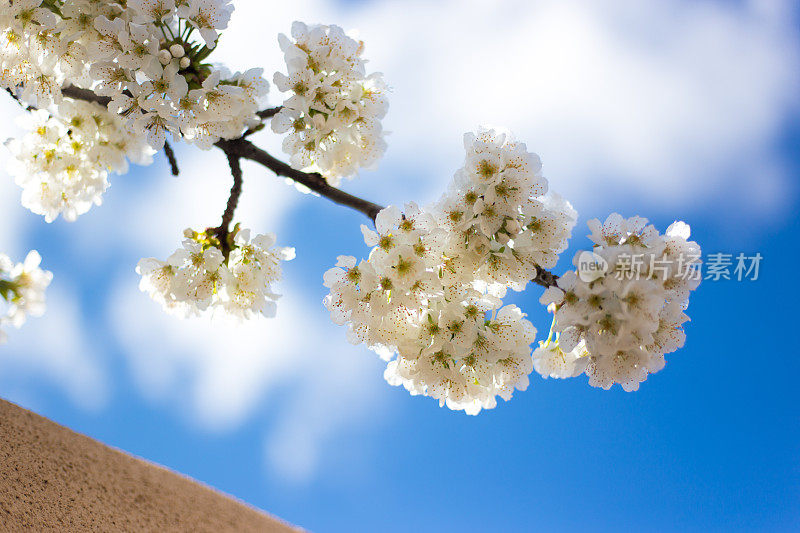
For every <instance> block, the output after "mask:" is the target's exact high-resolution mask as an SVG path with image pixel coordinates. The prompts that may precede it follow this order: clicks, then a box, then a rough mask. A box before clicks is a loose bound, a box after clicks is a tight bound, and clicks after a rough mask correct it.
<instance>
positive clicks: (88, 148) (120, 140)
mask: <svg viewBox="0 0 800 533" xmlns="http://www.w3.org/2000/svg"><path fill="white" fill-rule="evenodd" d="M20 124H21V125H22V126H23V127H24V128H25V129H26V130H27V133H26V134H25V135H24V136H23V137H21V138H19V139H11V140H9V141H8V142H7V143H6V145H7V147H8V148H9V149H10V151H11V154H12V155H13V159H12V160H11V164H10V165H9V168H8V171H9V173H10V174H11V175H13V176H14V178H15V181H16V183H17V185H19V186H20V187H22V205H23V206H25V207H27V208H28V209H30V210H31V211H33V212H34V213H37V214H39V215H44V218H45V220H46V221H47V222H52V221H53V220H55V219H56V217H58V215H59V214H63V216H64V218H65V219H66V220H69V221H74V220H75V219H76V218H77V217H78V215H81V214H83V213H85V212H86V211H88V210H89V208H90V207H91V206H92V204H96V205H100V203H101V202H102V194H103V193H104V192H105V190H106V189H107V188H108V172H109V171H114V172H116V173H118V174H123V173H125V172H127V169H128V159H130V160H132V161H134V162H135V163H138V164H149V163H150V162H151V161H152V155H153V150H152V148H150V147H149V146H148V145H147V143H146V142H145V141H144V138H143V137H142V136H141V135H140V136H136V135H130V134H129V133H128V132H127V131H126V130H125V128H124V127H123V125H122V121H121V120H120V118H119V117H118V116H116V115H114V114H112V113H109V112H108V110H106V109H105V108H104V107H103V106H101V105H99V104H96V103H90V102H83V101H73V100H67V99H65V100H63V101H62V102H61V103H60V104H59V105H58V106H57V108H56V112H55V113H53V114H52V115H51V114H50V113H49V112H48V111H45V110H36V111H32V112H30V113H28V114H26V115H24V116H23V117H21V119H20Z"/></svg>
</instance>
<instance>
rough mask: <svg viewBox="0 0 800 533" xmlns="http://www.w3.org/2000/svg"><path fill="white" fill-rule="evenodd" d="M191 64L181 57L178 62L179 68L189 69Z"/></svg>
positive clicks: (187, 59) (188, 60)
mask: <svg viewBox="0 0 800 533" xmlns="http://www.w3.org/2000/svg"><path fill="white" fill-rule="evenodd" d="M191 64H192V62H191V60H190V59H189V58H188V57H182V58H181V61H180V66H181V68H189V65H191Z"/></svg>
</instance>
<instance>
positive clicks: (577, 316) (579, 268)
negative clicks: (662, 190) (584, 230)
mask: <svg viewBox="0 0 800 533" xmlns="http://www.w3.org/2000/svg"><path fill="white" fill-rule="evenodd" d="M589 228H590V229H591V235H590V238H591V239H592V241H593V242H594V249H593V250H592V252H591V253H590V252H581V253H579V254H577V255H576V256H575V261H574V263H575V266H576V269H575V270H573V271H570V272H567V273H566V274H565V275H564V276H562V277H561V278H559V279H558V286H557V287H551V288H549V289H548V290H547V291H545V294H544V295H542V303H545V304H554V311H555V316H554V319H553V320H554V321H553V330H554V331H555V332H556V333H557V334H558V338H557V341H556V343H555V344H551V343H545V344H544V345H543V346H542V347H540V348H539V349H538V350H537V352H538V353H537V354H535V356H534V357H536V358H537V359H538V360H539V361H540V363H539V365H538V366H537V370H538V371H539V372H540V373H542V374H543V375H545V376H547V375H550V376H553V377H571V376H574V375H577V374H580V373H581V372H585V373H586V375H588V376H589V384H590V385H592V386H595V387H602V388H604V389H609V388H611V386H612V385H613V384H614V383H619V384H620V385H621V386H622V388H623V389H625V390H626V391H633V390H637V389H638V388H639V384H640V383H641V382H643V381H645V380H646V379H647V377H648V375H649V374H651V373H653V372H658V371H659V370H661V369H662V368H664V364H665V360H664V354H667V353H670V352H673V351H675V350H677V349H678V348H680V347H681V346H683V344H684V341H685V339H686V335H685V333H684V330H683V323H684V322H686V321H687V320H688V319H689V318H688V317H687V316H686V314H685V313H684V310H685V309H686V308H687V306H688V304H689V294H690V292H691V291H693V290H694V289H696V288H697V286H698V285H699V283H700V278H699V276H696V275H693V274H694V273H695V269H696V267H697V266H699V257H700V247H699V246H698V244H697V243H696V242H693V241H689V240H688V239H689V235H690V230H689V226H688V225H687V224H685V223H684V222H675V223H674V224H672V225H671V226H670V227H669V228H667V231H666V233H665V234H663V235H662V234H660V233H659V232H658V230H657V229H656V228H655V227H654V226H653V225H651V224H648V221H647V219H644V218H641V217H632V218H628V219H625V218H623V217H622V216H621V215H619V214H617V213H613V214H611V215H610V216H609V217H608V218H607V219H606V220H605V222H603V223H601V222H600V221H599V220H597V219H594V220H591V221H589ZM632 257H636V258H639V261H637V262H636V263H635V264H634V263H633V262H632V261H631V258H632Z"/></svg>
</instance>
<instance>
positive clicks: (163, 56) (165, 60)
mask: <svg viewBox="0 0 800 533" xmlns="http://www.w3.org/2000/svg"><path fill="white" fill-rule="evenodd" d="M158 61H159V63H161V64H162V65H169V62H170V61H172V54H170V53H169V50H159V51H158Z"/></svg>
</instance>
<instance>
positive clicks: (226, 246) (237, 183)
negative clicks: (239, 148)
mask: <svg viewBox="0 0 800 533" xmlns="http://www.w3.org/2000/svg"><path fill="white" fill-rule="evenodd" d="M225 156H226V157H227V158H228V165H230V167H231V175H232V176H233V186H231V193H230V196H228V204H227V205H226V206H225V212H224V213H222V223H221V224H220V225H219V226H217V227H216V228H215V233H216V235H217V238H218V239H219V241H220V244H221V245H222V253H223V255H225V257H228V253H230V243H229V242H228V235H230V230H231V222H232V221H233V213H234V212H235V211H236V206H237V205H238V204H239V197H240V196H241V195H242V182H243V180H242V165H241V163H240V161H239V156H238V155H236V154H234V153H233V152H230V151H227V150H225Z"/></svg>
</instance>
